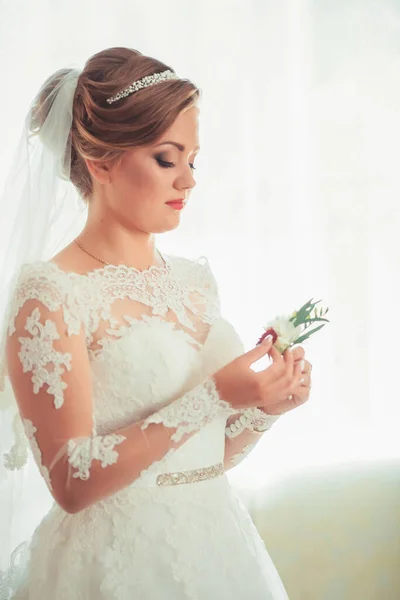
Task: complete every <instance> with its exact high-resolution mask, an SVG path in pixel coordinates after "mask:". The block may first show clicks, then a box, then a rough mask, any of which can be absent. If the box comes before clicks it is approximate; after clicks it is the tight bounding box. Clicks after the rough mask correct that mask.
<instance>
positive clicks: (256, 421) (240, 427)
mask: <svg viewBox="0 0 400 600" xmlns="http://www.w3.org/2000/svg"><path fill="white" fill-rule="evenodd" d="M279 417H280V415H267V414H266V413H265V412H264V411H263V410H261V409H259V408H246V409H245V410H243V411H241V415H240V417H238V418H237V419H236V421H235V422H234V423H231V424H230V425H228V426H227V427H226V429H225V434H226V436H227V437H228V438H235V437H237V436H238V435H240V434H241V433H243V431H244V430H245V429H248V430H249V431H254V432H257V433H263V432H264V431H267V430H268V429H271V427H272V425H273V424H274V423H275V421H276V420H277V419H279Z"/></svg>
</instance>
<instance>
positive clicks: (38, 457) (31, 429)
mask: <svg viewBox="0 0 400 600" xmlns="http://www.w3.org/2000/svg"><path fill="white" fill-rule="evenodd" d="M22 423H23V425H24V428H25V432H26V437H27V438H28V440H29V441H30V443H31V448H32V454H33V457H34V459H35V461H36V464H37V465H38V467H39V471H40V473H41V475H42V477H43V479H44V480H45V482H46V483H47V486H48V488H49V490H51V491H52V490H53V486H52V484H51V480H50V473H49V470H48V469H47V467H45V466H44V465H43V464H42V453H41V451H40V448H39V446H38V443H37V441H36V438H35V433H36V432H37V429H36V427H35V426H34V424H33V423H32V421H30V420H29V419H23V420H22Z"/></svg>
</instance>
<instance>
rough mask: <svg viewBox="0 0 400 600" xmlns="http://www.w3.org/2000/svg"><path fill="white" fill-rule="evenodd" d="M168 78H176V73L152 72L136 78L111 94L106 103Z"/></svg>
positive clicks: (111, 102)
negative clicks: (122, 88) (128, 84)
mask: <svg viewBox="0 0 400 600" xmlns="http://www.w3.org/2000/svg"><path fill="white" fill-rule="evenodd" d="M168 79H178V76H177V75H176V73H173V72H172V71H170V70H168V71H163V72H162V73H154V74H153V75H147V76H146V77H143V78H142V79H138V80H137V81H134V82H133V83H132V84H131V85H130V86H129V87H127V88H125V89H124V90H121V91H120V92H118V94H115V96H111V98H107V102H108V104H113V102H117V101H118V100H121V98H126V97H127V96H130V95H131V94H133V93H134V92H138V91H139V90H141V89H143V88H146V87H149V86H150V85H156V83H162V82H163V81H168Z"/></svg>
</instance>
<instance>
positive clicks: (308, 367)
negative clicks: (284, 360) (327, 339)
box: [292, 346, 312, 404]
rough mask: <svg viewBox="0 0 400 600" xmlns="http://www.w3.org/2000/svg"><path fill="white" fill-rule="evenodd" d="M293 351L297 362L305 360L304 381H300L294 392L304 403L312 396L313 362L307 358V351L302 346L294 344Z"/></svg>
mask: <svg viewBox="0 0 400 600" xmlns="http://www.w3.org/2000/svg"><path fill="white" fill-rule="evenodd" d="M292 352H293V356H294V362H295V363H296V362H299V361H300V360H303V361H304V368H303V376H302V378H303V379H304V381H303V382H302V383H300V385H299V386H298V387H297V388H296V389H295V390H294V392H293V396H298V397H299V398H300V400H301V402H299V404H304V402H307V400H308V398H309V397H310V391H311V386H312V382H311V371H312V364H311V363H310V362H309V361H308V360H306V358H305V351H304V348H303V347H302V346H294V347H293V350H292Z"/></svg>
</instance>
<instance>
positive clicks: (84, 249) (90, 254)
mask: <svg viewBox="0 0 400 600" xmlns="http://www.w3.org/2000/svg"><path fill="white" fill-rule="evenodd" d="M74 242H75V243H76V245H77V246H79V248H80V249H81V250H83V252H85V253H86V254H88V255H89V256H91V257H92V258H94V259H95V260H98V261H99V262H101V263H102V264H103V265H111V263H109V262H106V261H105V260H103V259H101V258H99V257H98V256H95V255H94V254H92V253H91V252H89V250H86V248H85V247H84V246H82V243H81V242H80V241H79V240H78V238H76V239H75V240H74ZM157 252H158V254H159V256H160V257H161V260H162V261H163V263H164V264H163V266H164V267H166V266H167V263H166V262H165V258H164V257H163V256H162V254H161V252H160V251H159V250H157ZM133 268H134V267H133ZM149 268H150V267H149ZM135 270H138V269H135ZM145 270H147V269H145Z"/></svg>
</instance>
